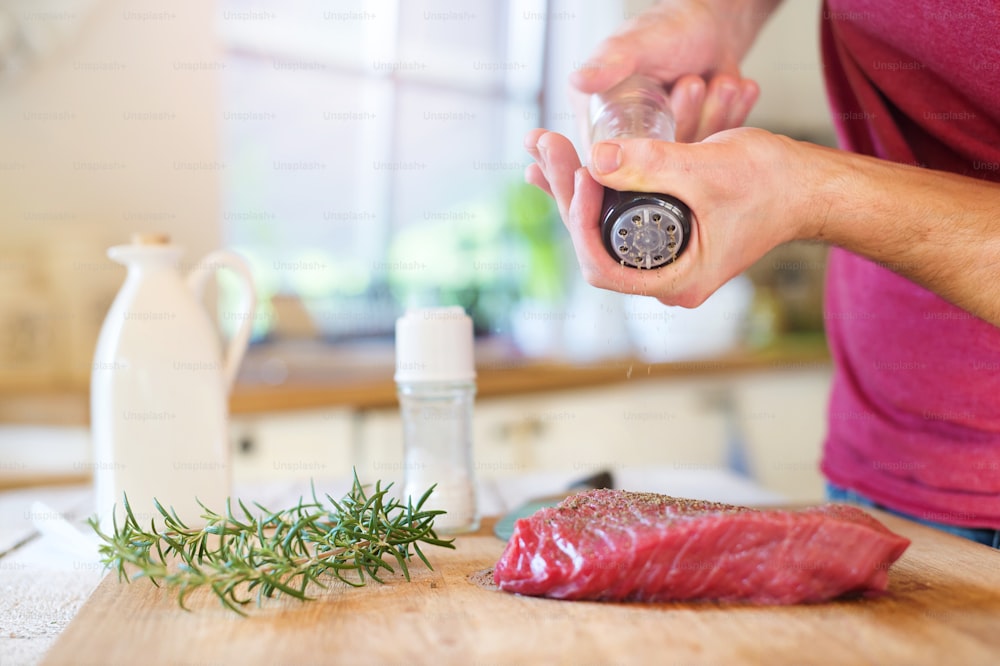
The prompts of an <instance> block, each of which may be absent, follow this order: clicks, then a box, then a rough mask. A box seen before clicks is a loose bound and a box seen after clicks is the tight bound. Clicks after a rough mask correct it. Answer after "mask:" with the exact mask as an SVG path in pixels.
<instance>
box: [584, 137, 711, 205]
mask: <svg viewBox="0 0 1000 666" xmlns="http://www.w3.org/2000/svg"><path fill="white" fill-rule="evenodd" d="M698 145H700V144H679V143H673V142H669V141H656V140H653V139H618V140H615V141H601V142H599V143H596V144H594V146H593V147H592V148H591V151H590V164H589V166H588V169H589V170H590V173H591V176H592V177H593V178H594V180H596V181H598V182H599V183H601V184H602V185H604V186H605V187H610V188H612V189H615V190H622V191H628V190H632V191H638V192H659V193H661V194H670V195H673V196H676V197H677V198H679V199H681V200H684V199H685V197H684V196H683V195H685V194H689V193H690V192H689V191H690V190H691V188H692V187H695V186H696V185H697V174H699V173H700V172H702V170H703V169H702V167H701V163H703V162H704V157H703V156H702V157H696V156H695V155H693V154H692V152H693V151H692V149H691V147H692V146H698Z"/></svg>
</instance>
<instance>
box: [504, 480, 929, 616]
mask: <svg viewBox="0 0 1000 666" xmlns="http://www.w3.org/2000/svg"><path fill="white" fill-rule="evenodd" d="M909 544H910V541H909V540H908V539H905V538H903V537H901V536H899V535H897V534H894V533H893V532H890V531H889V530H888V529H887V528H886V527H885V526H884V525H882V523H880V522H878V521H877V520H875V519H874V518H872V517H871V516H869V515H868V514H866V513H865V512H863V511H861V510H860V509H857V508H855V507H852V506H848V505H843V504H827V505H825V506H820V507H815V508H808V509H803V510H799V511H780V510H759V511H758V510H754V509H749V508H745V507H739V506H732V505H729V504H719V503H716V502H701V501H695V500H687V499H677V498H674V497H668V496H666V495H657V494H654V493H633V492H626V491H621V490H592V491H587V492H583V493H579V494H576V495H573V496H572V497H570V498H569V499H567V500H565V501H563V502H562V503H561V504H560V505H559V506H557V507H553V508H548V509H542V510H541V511H538V512H537V513H535V514H534V515H532V516H529V517H527V518H522V519H521V520H518V521H517V522H516V523H515V525H514V534H513V536H511V538H510V540H509V541H508V542H507V548H506V550H505V551H504V553H503V555H502V556H501V557H500V560H499V562H497V564H496V566H495V567H494V570H493V577H494V580H495V581H496V583H497V585H498V586H499V587H500V589H502V590H506V591H508V592H516V593H519V594H528V595H534V596H545V597H554V598H558V599H593V600H614V601H625V600H630V601H680V600H693V599H701V600H708V599H712V600H719V601H737V600H738V601H747V602H752V603H760V604H794V603H800V602H818V601H825V600H828V599H833V598H834V597H838V596H841V595H843V594H847V593H872V592H881V591H883V590H885V589H886V586H887V585H888V583H889V576H888V569H889V566H890V565H891V564H892V563H893V562H895V561H896V560H897V559H898V558H899V556H900V555H902V554H903V551H904V550H906V548H907V546H909Z"/></svg>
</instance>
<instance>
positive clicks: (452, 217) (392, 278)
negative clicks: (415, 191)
mask: <svg viewBox="0 0 1000 666" xmlns="http://www.w3.org/2000/svg"><path fill="white" fill-rule="evenodd" d="M564 242H565V238H564V236H563V234H562V229H561V225H560V224H559V221H558V217H557V216H556V212H555V207H554V204H553V203H552V202H551V200H550V199H549V197H548V196H546V195H545V194H544V193H543V192H541V191H540V190H538V189H537V188H535V187H534V186H530V185H527V184H524V183H518V184H513V185H510V186H508V187H507V188H505V189H504V190H503V194H502V196H500V197H497V198H496V199H495V200H493V201H490V200H478V201H474V202H471V203H465V204H458V205H456V206H454V207H453V208H452V209H451V210H449V211H447V212H446V213H445V214H443V215H441V216H439V217H438V218H436V219H434V220H430V221H423V220H422V221H421V222H419V223H414V224H411V225H409V226H406V227H404V228H403V229H402V230H400V231H399V232H398V233H397V234H396V236H395V238H394V239H393V241H392V244H391V245H390V247H389V252H388V255H387V262H386V267H385V268H386V275H387V279H388V282H389V285H390V288H391V290H392V293H393V295H394V297H395V298H396V300H397V301H398V302H399V303H400V305H402V306H403V307H406V306H410V305H460V306H462V307H463V308H465V309H466V311H467V312H468V313H469V315H470V316H471V317H472V319H473V322H474V323H475V325H476V329H477V331H479V332H485V331H495V330H497V329H498V328H502V327H503V321H504V320H505V319H506V318H507V317H508V316H509V311H510V309H511V308H512V306H513V305H514V304H515V303H516V302H517V301H520V300H524V299H531V300H536V301H538V300H540V301H546V302H552V301H556V300H558V299H560V298H561V297H562V296H563V292H564V276H563V273H564V270H563V269H564V261H563V259H562V255H563V252H562V250H563V247H564V245H563V243H564Z"/></svg>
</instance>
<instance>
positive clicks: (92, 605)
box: [43, 512, 1000, 666]
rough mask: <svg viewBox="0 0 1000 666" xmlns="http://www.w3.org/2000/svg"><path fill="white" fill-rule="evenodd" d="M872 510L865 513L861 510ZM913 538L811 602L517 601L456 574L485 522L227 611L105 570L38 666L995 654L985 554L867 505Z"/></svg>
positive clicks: (993, 593)
mask: <svg viewBox="0 0 1000 666" xmlns="http://www.w3.org/2000/svg"><path fill="white" fill-rule="evenodd" d="M873 513H874V512H873ZM876 515H877V516H878V518H879V519H880V520H882V521H883V522H884V523H885V524H886V525H887V526H888V527H889V528H891V529H892V530H894V531H896V532H898V533H900V534H903V535H905V536H907V537H909V538H910V539H912V540H913V545H912V546H910V548H909V550H907V552H906V554H905V555H904V556H903V557H902V558H901V559H900V560H899V562H897V563H896V564H895V565H894V566H893V568H892V569H891V571H890V579H891V582H890V587H889V593H888V594H886V595H885V596H882V597H880V598H876V599H855V600H845V601H836V602H831V603H826V604H819V605H813V606H795V607H771V608H769V607H751V606H738V605H720V604H714V603H704V604H690V603H687V604H617V603H593V602H567V601H555V600H549V599H534V598H528V597H518V596H515V595H510V594H507V593H504V592H499V591H496V590H490V589H484V588H483V587H482V586H481V585H479V584H476V583H475V582H473V581H471V580H470V579H469V576H470V574H474V573H476V572H479V571H481V570H483V569H485V568H487V567H490V566H491V565H492V564H493V563H494V562H495V561H496V560H497V558H498V557H499V555H500V553H501V551H502V550H503V545H504V544H503V542H501V541H500V540H499V539H496V538H495V537H493V536H492V535H491V534H490V533H489V528H491V527H492V525H489V524H487V525H485V526H484V529H483V530H482V531H481V532H479V533H478V534H476V535H473V536H466V537H460V538H459V539H458V540H457V542H456V543H457V546H458V548H457V550H455V551H449V550H444V549H435V548H428V549H427V554H428V557H429V558H430V560H431V562H432V564H433V565H434V567H435V569H434V571H429V570H427V569H426V568H424V567H422V566H417V565H415V566H414V567H413V569H412V572H411V573H412V575H413V581H412V582H410V583H407V582H406V581H405V580H403V579H402V578H399V579H393V580H391V581H390V582H388V583H387V584H386V585H373V586H370V587H366V588H358V589H355V588H348V587H346V586H337V587H332V588H330V589H329V590H327V591H323V590H318V592H322V594H321V595H320V597H319V599H318V600H317V601H312V602H308V603H300V602H297V601H294V600H291V599H277V598H276V599H272V600H269V601H266V602H265V605H264V606H263V607H261V608H257V607H252V608H250V609H249V610H250V612H251V617H249V618H241V617H238V616H236V615H235V614H233V613H232V612H230V611H226V610H224V609H223V608H222V607H221V606H220V604H219V602H218V601H217V600H216V599H214V598H211V597H208V596H198V597H195V596H192V597H189V600H190V606H191V608H193V609H194V612H190V613H188V612H185V611H183V610H181V609H179V608H178V607H177V604H176V602H175V601H174V599H173V598H172V597H171V596H170V595H169V594H168V593H167V592H165V591H163V590H161V589H158V588H155V587H153V586H152V585H150V584H148V582H147V581H139V582H136V583H132V584H124V583H119V582H118V581H117V578H116V576H114V575H109V576H107V577H106V578H105V579H104V581H103V582H102V583H101V585H100V586H99V588H98V589H97V591H96V592H95V593H94V595H93V596H92V597H91V598H90V599H89V600H88V602H87V603H86V604H85V605H84V607H83V608H82V609H81V611H80V613H79V615H78V616H77V617H76V618H75V619H74V621H73V622H72V623H71V625H70V626H69V628H68V629H67V630H66V632H65V633H64V634H63V635H62V636H61V637H60V639H59V640H58V642H57V643H56V644H55V646H54V647H53V648H52V650H50V652H49V653H48V654H47V655H46V658H45V660H44V662H43V663H44V664H49V665H53V664H73V665H74V666H78V665H81V664H147V663H150V664H151V663H157V664H159V663H167V664H240V665H241V666H242V665H244V664H245V665H250V664H268V665H278V664H289V665H292V664H295V665H301V664H321V663H322V664H336V663H345V664H367V665H377V664H418V663H434V664H514V663H531V664H537V663H543V664H563V663H564V664H574V665H577V664H631V663H639V662H642V663H650V662H655V663H658V664H711V665H713V666H714V665H716V664H729V665H735V664H796V665H802V664H842V665H847V664H907V665H914V664H934V665H937V664H946V663H947V664H964V665H969V664H984V665H986V664H990V665H995V664H998V663H1000V551H995V550H993V549H990V548H987V547H985V546H980V545H978V544H974V543H971V542H967V541H965V540H962V539H959V538H957V537H952V536H949V535H947V534H943V533H940V532H938V531H936V530H931V529H929V528H925V527H922V526H919V525H915V524H913V523H910V522H907V521H903V520H900V519H898V518H895V517H892V516H888V515H885V514H882V513H876Z"/></svg>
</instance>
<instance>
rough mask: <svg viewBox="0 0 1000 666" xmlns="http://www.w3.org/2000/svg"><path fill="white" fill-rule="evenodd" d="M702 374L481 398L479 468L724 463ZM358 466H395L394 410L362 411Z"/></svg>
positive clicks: (398, 435)
mask: <svg viewBox="0 0 1000 666" xmlns="http://www.w3.org/2000/svg"><path fill="white" fill-rule="evenodd" d="M710 390H714V388H713V386H712V383H710V382H707V381H702V380H697V381H694V380H688V381H684V382H661V381H650V380H636V381H634V382H626V383H624V384H621V385H617V386H610V387H599V388H588V389H579V390H566V391H557V392H550V393H539V394H528V395H524V396H518V397H503V398H488V399H479V400H477V402H476V406H475V418H474V428H473V440H474V460H475V466H476V474H477V475H480V476H483V477H497V476H510V475H516V474H522V473H524V472H529V471H538V470H562V471H572V472H579V473H580V475H581V476H586V475H588V474H591V473H593V472H596V471H598V470H601V469H609V470H611V471H613V470H614V469H615V468H616V467H637V466H642V465H645V464H649V465H658V466H666V465H694V466H703V467H718V466H719V465H720V464H722V449H723V446H722V445H723V435H722V432H723V428H722V423H721V419H720V418H719V417H717V416H716V415H714V414H713V413H712V410H711V407H710V405H709V402H708V401H707V400H706V398H705V395H706V392H707V391H710ZM359 428H360V429H359V435H360V437H361V440H362V442H363V443H362V445H361V446H360V447H359V452H360V454H361V459H360V460H359V469H364V470H365V471H366V472H367V471H372V472H376V473H381V474H383V475H387V474H391V473H395V472H398V471H399V461H401V460H402V451H403V449H402V428H401V425H400V422H399V417H398V414H397V412H396V410H394V409H380V410H371V411H368V412H365V413H364V415H363V417H362V419H361V421H360V424H359Z"/></svg>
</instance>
